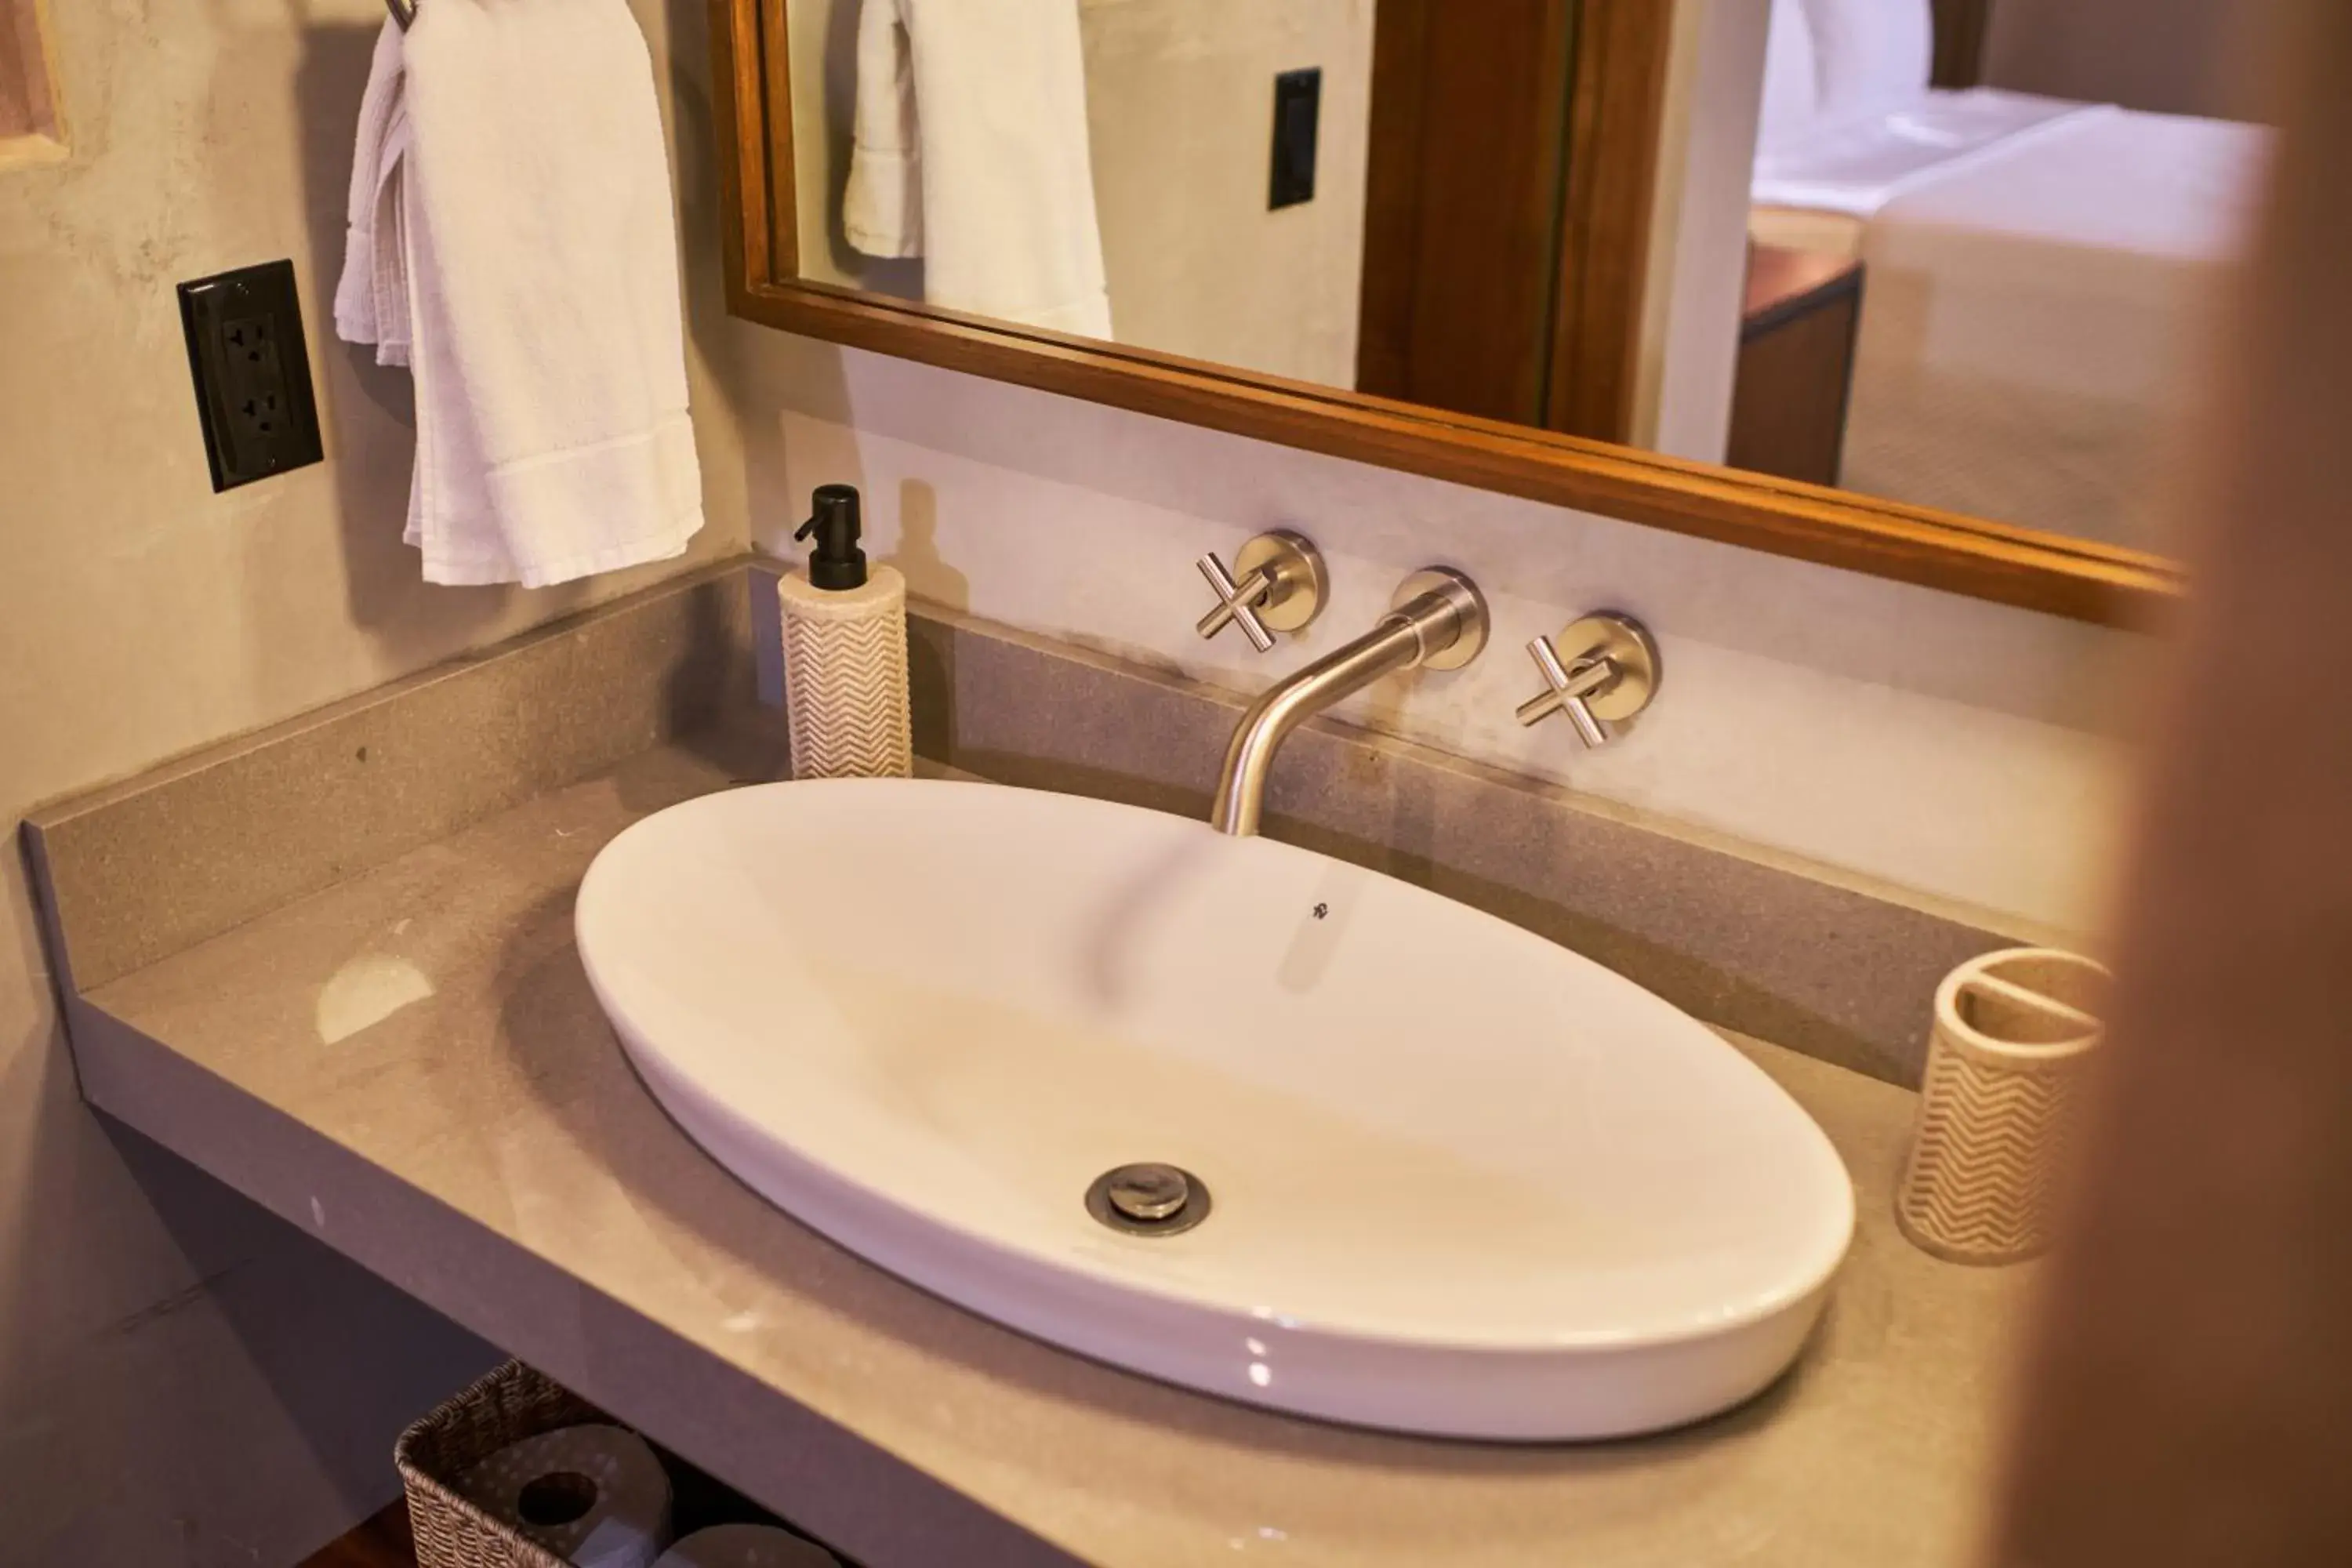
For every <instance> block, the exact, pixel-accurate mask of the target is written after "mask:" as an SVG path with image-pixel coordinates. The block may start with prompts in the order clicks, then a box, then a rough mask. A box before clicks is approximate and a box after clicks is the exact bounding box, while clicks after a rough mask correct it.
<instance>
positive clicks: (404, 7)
mask: <svg viewBox="0 0 2352 1568" xmlns="http://www.w3.org/2000/svg"><path fill="white" fill-rule="evenodd" d="M383 8H384V9H385V10H387V11H389V12H391V13H392V19H393V21H394V24H395V25H397V26H399V28H400V30H401V31H402V32H406V31H408V24H410V23H411V22H414V21H415V20H416V0H383Z"/></svg>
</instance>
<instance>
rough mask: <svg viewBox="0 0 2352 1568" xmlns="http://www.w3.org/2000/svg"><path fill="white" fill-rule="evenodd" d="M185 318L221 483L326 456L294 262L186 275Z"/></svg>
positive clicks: (210, 452) (208, 451) (199, 401)
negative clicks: (203, 275)
mask: <svg viewBox="0 0 2352 1568" xmlns="http://www.w3.org/2000/svg"><path fill="white" fill-rule="evenodd" d="M180 326H181V329H182V330H183V331H184V332H185V333H186V334H187V339H188V368H189V371H190V372H191V373H192V374H194V377H195V382H196V412H197V414H198V416H200V417H201V419H202V420H203V423H204V431H205V459H206V460H207V461H208V462H209V463H210V464H211V465H212V473H213V489H215V490H226V489H234V488H235V487H236V486H238V485H245V484H251V483H252V482H253V481H254V480H256V479H268V477H269V476H270V475H272V474H282V473H284V472H286V471H287V470H288V469H289V468H302V467H304V466H306V465H308V464H310V463H315V462H317V461H319V460H320V458H321V457H322V456H323V455H324V454H323V453H322V452H321V451H320V445H319V407H318V403H317V401H316V399H315V398H314V397H313V396H312V395H311V390H310V348H309V345H308V343H307V342H305V341H304V339H303V335H302V300H301V297H300V295H299V293H298V292H297V290H296V289H295V285H294V264H293V263H292V262H291V261H270V262H265V263H264V264H262V265H261V266H259V267H247V268H242V269H241V270H238V271H236V272H223V273H220V274H218V275H216V276H215V277H211V278H199V279H195V280H194V282H189V283H183V284H181V285H180Z"/></svg>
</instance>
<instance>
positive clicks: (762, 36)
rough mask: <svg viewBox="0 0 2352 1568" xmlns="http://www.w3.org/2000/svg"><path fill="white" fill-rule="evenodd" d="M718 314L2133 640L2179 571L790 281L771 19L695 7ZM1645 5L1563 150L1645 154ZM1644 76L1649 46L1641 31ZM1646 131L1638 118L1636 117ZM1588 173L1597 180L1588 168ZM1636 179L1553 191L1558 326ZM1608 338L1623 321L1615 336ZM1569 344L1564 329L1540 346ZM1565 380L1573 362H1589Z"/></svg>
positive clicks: (1628, 12) (1590, 302)
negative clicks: (709, 78) (1605, 147)
mask: <svg viewBox="0 0 2352 1568" xmlns="http://www.w3.org/2000/svg"><path fill="white" fill-rule="evenodd" d="M709 3H710V25H711V46H712V50H713V55H714V65H715V70H714V75H713V80H714V82H715V84H716V91H717V98H718V103H717V115H716V120H717V125H718V130H719V160H720V175H721V178H720V187H721V197H722V204H723V209H724V214H723V221H724V223H725V226H726V229H725V235H724V247H723V248H724V251H725V258H726V270H727V299H728V308H729V310H730V312H731V313H732V314H734V315H737V316H740V317H742V318H744V319H745V320H748V321H757V322H760V323H761V324H762V325H765V326H771V327H776V328H779V329H781V330H782V331H788V332H796V333H799V334H800V335H802V336H803V337H810V338H819V339H823V340H825V341H827V342H837V343H843V344H846V345H848V346H850V347H853V348H860V349H867V350H871V351H873V352H875V353H885V354H891V355H895V356H897V357H898V358H902V359H910V360H917V361H919V362H921V363H926V364H932V365H938V366H940V367H942V368H945V369H948V370H953V371H960V372H962V373H964V374H971V375H980V376H986V377H989V378H990V379H992V380H996V381H1003V382H1010V383H1013V384H1017V385H1022V386H1030V387H1036V388H1039V389H1041V390H1043V391H1046V392H1053V393H1059V394H1061V395H1064V396H1068V397H1077V398H1083V399H1085V400H1087V401H1088V402H1091V403H1101V404H1108V405H1111V406H1113V407H1117V408H1124V409H1129V410H1132V411H1134V412H1136V413H1139V414H1150V415H1156V416H1160V417H1161V418H1165V419H1175V420H1181V421H1182V422H1183V423H1185V424H1188V425H1198V426H1205V427H1207V428H1209V429H1213V430H1222V431H1224V432H1227V433H1228V434H1231V435H1235V436H1245V437H1251V438H1253V439H1255V440H1261V441H1272V442H1276V443H1277V444H1279V445H1282V446H1286V447H1297V448H1299V449H1301V450H1305V451H1309V452H1320V453H1324V454H1327V455H1328V456H1331V457H1337V458H1349V459H1350V460H1353V461H1356V462H1361V463H1370V464H1374V465H1377V466H1379V467H1382V468H1395V469H1398V470H1401V471H1402V472H1406V473H1412V474H1422V475H1426V476H1428V477H1430V478H1433V479H1446V480H1450V481H1452V482H1454V483H1456V484H1464V485H1469V486H1473V487H1475V488H1476V489H1486V490H1495V491H1499V492H1501V493H1503V494H1506V495H1513V496H1519V497H1522V498H1524V499H1527V500H1535V501H1542V502H1547V503H1549V504H1552V505H1555V506H1563V507H1570V508H1573V509H1575V510H1580V511H1588V512H1594V513H1598V514H1600V515H1601V516H1604V517H1612V518H1618V519H1622V520H1625V521H1633V522H1640V523H1646V524H1649V525H1651V526H1653V527H1656V528H1663V529H1667V530H1669V531H1673V532H1676V533H1683V534H1688V535H1691V536H1693V537H1696V538H1699V539H1709V540H1715V541H1717V542H1721V543H1726V544H1737V545H1740V546H1743V547H1746V548H1748V549H1751V550H1760V551H1764V552H1769V553H1771V554H1775V555H1785V556H1790V557H1793V558H1795V559H1797V560H1801V561H1811V562H1814V563H1819V564H1822V565H1825V566H1835V567H1842V568H1843V569H1845V570H1848V571H1853V572H1862V573H1867V574H1870V575H1873V576H1877V577H1885V578H1891V579H1894V580H1895V581H1897V582H1903V583H1912V584H1919V585H1921V586H1924V587H1928V588H1936V589H1940V590H1942V591H1944V592H1947V593H1953V594H1962V595H1969V596H1970V597H1973V598H1979V599H1987V600H1990V601H1993V602H1995V603H1998V604H2004V605H2018V606H2021V607H2022V608H2025V609H2030V610H2039V611H2042V612H2045V613H2048V614H2051V615H2057V616H2070V617H2073V618H2074V619H2077V620H2084V621H2092V622H2097V623H2101V624H2104V625H2109V626H2138V625H2144V624H2146V623H2147V621H2148V620H2149V619H2150V618H2151V617H2152V616H2153V615H2154V614H2155V613H2157V612H2158V611H2160V610H2161V608H2162V607H2163V606H2164V605H2165V604H2166V603H2167V602H2168V601H2169V600H2171V599H2173V598H2175V597H2177V596H2178V595H2179V593H2180V592H2181V574H2180V570H2179V566H2178V565H2177V564H2176V563H2173V562H2171V561H2169V560H2168V559H2166V558H2165V557H2162V556H2159V555H2155V554H2151V553H2148V552H2143V551H2137V550H2128V549H2125V548H2123V547H2121V546H2117V545H2110V544H2103V543H2097V542H2091V541H2086V540H2077V539H2070V538H2068V537H2066V536H2065V535H2063V534H2058V533H2052V532H2047V531H2042V530H2040V529H2033V528H2026V527H2022V526H2019V525H2015V524H2009V523H2000V522H1993V521H1987V520H1985V519H1982V518H1975V517H1969V516H1966V515H1964V514H1961V513H1958V512H1948V511H1942V510H1937V509H1934V508H1930V507H1919V506H1911V505H1907V504H1905V503H1903V502H1899V501H1892V500H1879V499H1876V498H1874V497H1870V496H1864V495H1858V494H1855V493H1853V492H1851V491H1846V490H1838V489H1828V488H1826V487H1823V486H1820V485H1813V484H1807V483H1804V482H1801V481H1799V480H1794V479H1777V478H1773V477H1769V476H1766V475H1760V474H1751V473H1744V472H1740V471H1738V470H1735V469H1731V468H1720V467H1717V466H1716V465H1713V464H1707V463H1696V462H1691V461H1687V460H1685V459H1682V458H1668V457H1664V456H1660V455H1658V454H1655V453H1650V452H1643V451H1640V450H1638V449H1635V448H1633V447H1623V446H1616V445H1612V444H1610V443H1607V442H1602V441H1596V440H1591V439H1587V438H1585V437H1578V436H1572V435H1566V434H1561V433H1559V432H1556V431H1550V430H1542V429H1538V428H1534V427H1532V426H1520V425H1511V424H1505V423H1502V422H1500V421H1496V420H1491V419H1485V418H1480V417H1477V416H1471V415H1460V414H1449V413H1446V412H1444V411H1442V410H1438V409H1433V408H1427V407H1422V406H1419V405H1412V404H1405V403H1398V402H1394V401H1391V400H1390V399H1387V398H1382V397H1374V396H1369V395H1364V394H1361V393H1357V392H1351V391H1345V390H1342V389H1339V388H1336V387H1329V386H1320V385H1316V384H1310V383H1306V382H1297V381H1291V380H1287V379H1286V378H1284V377H1280V376H1274V375H1266V374H1259V373H1257V372H1254V371H1246V370H1240V369H1236V368H1234V367H1233V366H1230V365H1220V364H1212V363H1204V362H1202V361H1198V360H1192V359H1187V358H1184V357H1182V356H1181V355H1177V354H1171V353H1160V352H1158V351H1156V350H1152V349H1144V348H1136V347H1131V346H1129V345H1126V344H1121V343H1111V342H1101V341H1098V340H1096V339H1090V338H1076V337H1070V336H1067V335H1066V334H1063V333H1059V332H1052V331H1043V330H1041V329H1038V328H1034V327H1024V326H1015V325H1011V324H1008V323H1006V322H1003V321H991V320H988V319H985V318H982V317H977V316H971V315H966V314H963V313H961V312H959V311H954V310H943V309H940V307H938V306H935V305H927V304H924V303H922V302H920V301H917V300H901V299H897V298H893V297H890V296H887V295H879V294H870V293H865V292H860V291H857V290H855V289H842V288H838V287H835V286H834V285H830V284H824V283H817V282H812V281H808V280H805V279H802V278H801V277H800V276H799V270H800V267H799V232H798V207H797V205H796V204H797V196H796V192H795V187H794V184H793V144H792V141H793V139H792V123H793V120H792V80H791V69H790V62H789V58H788V56H787V51H786V44H785V24H784V7H785V4H786V0H709ZM1668 10H1669V7H1666V6H1664V5H1659V4H1657V0H1582V10H1581V14H1580V19H1579V26H1580V31H1581V32H1582V33H1583V34H1584V35H1585V36H1586V37H1587V38H1589V39H1591V40H1592V41H1593V42H1595V43H1605V44H1606V46H1607V47H1605V48H1602V47H1588V48H1580V50H1579V51H1578V52H1579V55H1580V61H1579V68H1577V69H1576V70H1575V71H1574V72H1573V73H1572V75H1573V77H1574V80H1573V81H1572V82H1571V84H1570V93H1571V99H1570V122H1571V125H1572V126H1573V127H1574V128H1575V133H1576V134H1578V135H1579V136H1580V137H1582V138H1584V140H1582V141H1580V142H1579V143H1578V144H1579V145H1583V146H1588V147H1589V146H1591V145H1593V144H1595V142H1598V141H1600V140H1601V137H1602V136H1603V135H1605V136H1606V137H1607V138H1608V141H1606V142H1601V144H1613V145H1620V146H1625V145H1631V146H1634V147H1637V148H1638V147H1643V146H1651V145H1654V142H1655V135H1656V118H1657V114H1658V100H1659V99H1660V97H1661V94H1660V93H1659V92H1658V90H1657V87H1656V80H1655V79H1654V77H1653V76H1652V75H1651V74H1650V73H1649V72H1648V71H1647V70H1645V69H1643V68H1634V69H1608V70H1604V69H1601V68H1594V67H1591V66H1590V65H1589V64H1588V62H1592V61H1596V60H1602V59H1609V60H1612V61H1615V62H1622V61H1624V60H1626V59H1627V58H1633V59H1636V60H1639V59H1641V58H1643V50H1644V47H1645V45H1644V43H1643V33H1644V26H1645V24H1644V23H1643V20H1642V18H1643V16H1652V17H1654V16H1657V15H1658V14H1659V13H1663V12H1666V11H1668ZM1646 26H1647V31H1648V36H1649V37H1650V38H1651V40H1652V41H1651V43H1650V44H1649V45H1647V46H1646V47H1648V48H1649V50H1650V52H1651V54H1652V55H1654V58H1656V59H1658V60H1662V59H1663V42H1662V39H1663V33H1662V30H1661V29H1660V26H1659V25H1658V24H1656V23H1655V22H1651V23H1648V24H1646ZM1645 117H1646V118H1645ZM1587 163H1588V166H1594V165H1598V166H1600V167H1601V168H1602V169H1604V170H1605V169H1606V168H1607V167H1608V163H1607V160H1605V159H1588V160H1587ZM1649 183H1650V182H1649V181H1648V179H1647V178H1646V177H1645V178H1643V179H1638V180H1627V179H1599V178H1589V179H1586V180H1584V181H1581V182H1579V181H1576V180H1574V179H1571V182H1570V197H1569V199H1570V213H1569V215H1568V221H1567V223H1566V225H1565V231H1566V232H1565V237H1564V250H1565V252H1566V254H1565V255H1564V257H1563V258H1562V262H1561V270H1562V272H1563V275H1564V276H1563V279H1562V298H1563V300H1564V301H1567V302H1568V303H1567V304H1566V306H1565V307H1564V308H1565V309H1567V310H1570V311H1573V310H1578V309H1582V310H1588V311H1590V312H1591V315H1592V316H1594V317H1597V316H1600V315H1601V313H1602V312H1607V311H1622V310H1623V309H1624V307H1625V305H1626V303H1627V302H1628V290H1630V289H1634V288H1637V287H1638V281H1637V279H1636V277H1635V275H1636V274H1638V272H1639V270H1640V268H1638V267H1632V266H1629V265H1628V262H1627V259H1626V257H1625V248H1626V247H1625V242H1624V237H1625V236H1627V235H1630V234H1633V233H1636V232H1643V233H1645V232H1646V227H1647V212H1648V201H1649V196H1648V185H1649ZM1616 319H1618V320H1622V319H1623V318H1622V316H1618V317H1617V318H1616ZM1572 330H1573V322H1572V321H1563V322H1562V324H1561V327H1560V329H1559V331H1561V333H1562V334H1563V343H1564V344H1565V343H1566V341H1567V340H1566V334H1568V333H1570V331H1572ZM1582 363H1590V354H1589V352H1588V353H1587V354H1586V357H1585V359H1584V361H1583V362H1582Z"/></svg>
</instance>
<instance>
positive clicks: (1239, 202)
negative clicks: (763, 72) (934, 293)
mask: <svg viewBox="0 0 2352 1568" xmlns="http://www.w3.org/2000/svg"><path fill="white" fill-rule="evenodd" d="M1079 5H1080V13H1079V15H1080V21H1081V25H1082V27H1083V32H1084V37H1085V42H1086V53H1087V119H1088V121H1089V134H1090V137H1091V140H1092V144H1093V155H1094V169H1095V197H1096V201H1097V205H1098V208H1099V211H1100V214H1101V222H1102V234H1103V265H1104V268H1105V269H1106V271H1107V272H1108V276H1109V279H1110V301H1111V322H1112V327H1113V330H1114V331H1116V332H1117V334H1118V341H1119V342H1124V343H1134V344H1138V345H1140V346H1143V347H1147V348H1155V349H1164V350H1167V351H1169V352H1170V353H1181V354H1188V355H1191V356H1192V357H1193V358H1196V359H1203V360H1209V361H1212V362H1214V363H1222V364H1236V365H1244V366H1247V367H1249V368H1251V369H1254V370H1263V371H1268V372H1271V373H1273V374H1277V375H1286V376H1293V377H1296V378H1297V379H1299V380H1302V381H1312V382H1319V383H1322V384H1327V385H1335V386H1352V385H1354V384H1355V380H1356V335H1357V310H1358V295H1359V292H1360V286H1361V284H1362V280H1363V237H1364V189H1365V184H1364V182H1365V174H1366V168H1367V163H1366V159H1367V156H1368V153H1369V150H1370V123H1371V67H1372V14H1373V9H1374V6H1373V0H1285V3H1284V4H1281V5H1267V4H1266V3H1265V0H1079ZM857 10H858V6H857V0H792V3H791V5H790V6H789V12H790V16H789V21H790V36H791V39H792V48H793V148H794V155H795V157H796V159H797V160H798V163H799V174H800V179H799V183H798V189H797V193H796V194H797V196H798V200H799V218H800V242H801V258H802V259H801V272H802V276H803V277H807V278H814V279H822V280H823V281H825V282H831V283H845V284H852V285H855V286H857V287H862V288H868V289H879V290H882V291H885V292H889V293H895V294H901V295H905V296H907V297H909V298H920V297H921V293H922V280H921V278H922V275H921V268H920V264H919V263H916V262H876V261H874V260H873V259H872V258H866V257H861V256H859V255H857V254H856V252H854V251H852V250H850V249H849V247H848V246H847V244H846V242H845V240H844V239H843V238H842V237H841V226H840V222H839V214H840V210H841V190H842V185H843V182H844V181H845V179H846V178H847V175H848V156H849V154H848V134H849V132H848V127H849V123H850V114H851V110H852V107H853V105H854V104H855V102H856V73H855V57H854V51H853V47H852V46H853V43H854V40H855V37H856V24H857ZM1308 66H1319V67H1321V68H1322V70H1323V107H1322V119H1321V122H1320V127H1319V134H1318V145H1317V156H1316V180H1315V199H1314V200H1313V201H1311V202H1307V203H1304V204H1301V205H1297V206H1291V207H1286V208H1284V209H1283V210H1282V211H1280V212H1269V211H1268V210H1267V209H1266V183H1267V178H1268V174H1269V162H1270V159H1271V156H1272V142H1273V136H1274V79H1275V77H1276V74H1278V73H1279V72H1282V71H1286V70H1293V69H1297V68H1303V67H1308Z"/></svg>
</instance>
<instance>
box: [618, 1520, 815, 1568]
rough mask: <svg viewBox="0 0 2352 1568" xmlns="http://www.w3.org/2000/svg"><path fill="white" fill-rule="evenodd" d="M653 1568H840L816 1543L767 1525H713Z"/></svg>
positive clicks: (693, 1535) (687, 1541) (695, 1533)
mask: <svg viewBox="0 0 2352 1568" xmlns="http://www.w3.org/2000/svg"><path fill="white" fill-rule="evenodd" d="M654 1568H841V1559H840V1558H838V1557H835V1555H834V1554H833V1553H832V1552H827V1551H826V1550H825V1549H824V1547H822V1546H819V1545H818V1544H817V1543H816V1542H814V1541H803V1540H802V1539H801V1538H800V1537H799V1536H797V1535H794V1534H793V1532H792V1531H789V1530H776V1529H773V1528H772V1527H771V1526H768V1525H764V1524H714V1525H712V1526H711V1527H710V1528H709V1530H698V1531H695V1532H694V1533H693V1534H692V1535H689V1536H688V1537H687V1538H686V1539H685V1540H683V1541H681V1542H678V1543H677V1545H676V1546H673V1547H671V1548H670V1549H669V1550H668V1551H667V1552H663V1553H662V1554H661V1561H659V1562H657V1563H655V1564H654Z"/></svg>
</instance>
